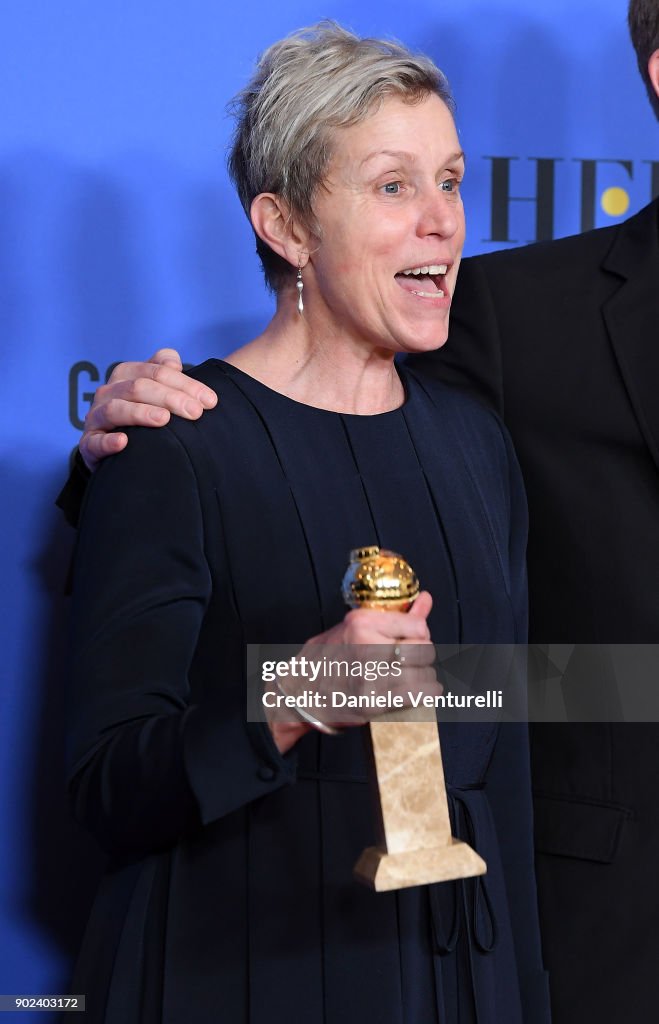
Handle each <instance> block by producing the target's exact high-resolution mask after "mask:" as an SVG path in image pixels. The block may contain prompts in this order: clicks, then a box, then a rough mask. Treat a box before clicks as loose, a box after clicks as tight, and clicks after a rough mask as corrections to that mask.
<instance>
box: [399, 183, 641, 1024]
mask: <svg viewBox="0 0 659 1024" xmlns="http://www.w3.org/2000/svg"><path fill="white" fill-rule="evenodd" d="M658 213H659V200H657V201H655V202H654V203H652V204H651V205H650V206H648V207H646V208H645V209H644V210H642V211H641V212H640V213H638V214H637V215H636V216H634V217H632V218H630V219H629V220H628V221H626V222H624V223H622V224H620V225H618V226H616V227H611V228H605V229H600V230H597V231H592V232H589V233H588V234H584V235H580V236H576V237H573V238H566V239H561V240H559V241H555V242H549V243H543V244H539V245H534V246H530V247H526V248H522V249H516V250H510V251H507V252H501V253H493V254H491V255H486V256H480V257H474V258H471V259H467V260H465V261H464V263H463V266H462V268H461V270H460V279H459V284H458V287H457V289H456V294H455V297H454V303H453V307H452V313H451V330H450V337H449V341H448V342H447V345H446V346H445V348H444V349H442V350H441V351H440V352H438V353H433V354H431V355H428V356H424V357H421V358H418V359H416V360H414V362H415V365H416V367H417V368H421V367H423V369H424V370H425V371H426V372H428V373H431V374H433V375H435V376H439V377H441V378H442V379H443V380H446V381H449V382H452V383H454V384H457V385H459V386H462V387H466V388H469V389H470V390H471V391H472V392H473V391H477V392H478V393H479V394H480V395H481V397H482V398H483V399H484V400H485V401H486V402H488V403H489V404H491V405H493V406H494V407H495V408H496V409H497V410H498V411H499V412H500V414H501V415H502V416H503V418H504V420H505V422H506V425H507V427H508V429H509V431H510V432H511V434H512V437H513V441H514V443H515V446H516V449H517V454H518V456H519V459H520V463H521V466H522V471H523V474H524V479H525V482H526V487H527V493H528V501H529V511H530V537H529V551H528V564H529V586H530V613H531V634H530V635H531V640H532V641H533V642H537V643H545V642H552V643H581V644H586V643H588V644H608V643H659V475H658V472H657V470H658V468H659V230H658ZM593 682H594V683H595V685H597V680H593ZM656 685H659V680H656ZM531 733H532V751H533V778H534V788H535V813H536V849H537V854H538V856H537V867H538V881H539V888H540V910H541V918H542V924H543V942H544V952H545V959H546V962H547V966H548V968H549V970H550V978H551V985H552V1000H553V1011H554V1020H555V1022H556V1024H577V1022H579V1024H591V1022H592V1024H595V1022H597V1024H609V1022H611V1024H612V1022H614V1021H616V1022H617V1021H625V1022H627V1021H630V1022H631V1021H634V1024H646V1022H647V1024H650V1022H655V1021H656V1020H657V1019H659V882H657V877H656V872H657V867H658V866H659V725H655V724H633V725H632V724H627V725H611V724H606V723H605V722H602V723H598V724H590V725H569V726H568V725H535V726H532V727H531Z"/></svg>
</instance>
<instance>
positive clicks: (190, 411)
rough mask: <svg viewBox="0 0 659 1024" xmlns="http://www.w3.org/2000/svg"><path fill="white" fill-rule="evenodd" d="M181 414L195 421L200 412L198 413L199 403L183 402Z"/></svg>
mask: <svg viewBox="0 0 659 1024" xmlns="http://www.w3.org/2000/svg"><path fill="white" fill-rule="evenodd" d="M183 412H184V413H185V414H186V416H189V417H190V419H192V420H196V419H197V417H198V416H199V415H200V412H199V402H194V401H187V402H184V403H183Z"/></svg>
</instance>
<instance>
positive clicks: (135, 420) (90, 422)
mask: <svg viewBox="0 0 659 1024" xmlns="http://www.w3.org/2000/svg"><path fill="white" fill-rule="evenodd" d="M216 404H217V395H216V394H215V392H214V391H212V390H211V388H209V387H206V385H205V384H201V383H200V382H199V381H198V380H193V379H192V377H186V375H185V374H184V373H183V365H182V363H181V359H180V357H179V354H178V352H176V351H175V349H173V348H161V349H159V350H158V351H157V352H156V353H155V355H153V356H151V358H150V359H149V360H147V362H145V363H119V364H118V365H117V366H115V368H114V370H113V371H112V375H111V377H110V379H109V380H108V383H107V384H103V385H102V387H100V388H98V390H97V391H96V394H95V396H94V402H93V405H92V407H91V409H90V410H89V412H88V413H87V416H86V417H85V430H84V433H83V435H82V438H81V440H80V445H79V448H80V454H81V455H82V457H83V459H84V461H85V465H86V466H87V468H88V469H90V470H92V472H93V471H94V470H95V469H96V467H97V465H98V463H99V462H100V461H101V459H104V458H105V457H106V456H107V455H116V453H117V452H120V451H122V450H123V449H124V448H125V447H126V445H127V444H128V437H127V436H126V434H123V433H111V431H114V430H115V428H116V427H133V426H140V427H163V426H164V425H165V423H167V422H168V420H169V417H170V416H171V414H172V413H175V414H176V415H177V416H182V417H183V418H184V419H188V420H196V419H199V417H200V416H201V414H202V413H203V412H204V410H205V409H212V408H213V406H215V405H216Z"/></svg>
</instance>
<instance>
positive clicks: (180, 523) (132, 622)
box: [69, 427, 295, 856]
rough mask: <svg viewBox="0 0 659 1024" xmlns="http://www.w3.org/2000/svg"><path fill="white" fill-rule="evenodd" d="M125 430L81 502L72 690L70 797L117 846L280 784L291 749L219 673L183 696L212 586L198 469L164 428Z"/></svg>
mask: <svg viewBox="0 0 659 1024" xmlns="http://www.w3.org/2000/svg"><path fill="white" fill-rule="evenodd" d="M129 433H130V442H129V445H128V448H127V449H126V451H125V452H123V453H121V455H119V456H116V457H113V458H110V459H107V460H106V461H105V462H104V463H103V464H102V465H101V466H100V467H99V469H98V471H97V473H96V474H95V475H94V477H93V479H92V481H91V483H90V484H89V487H88V492H87V496H86V499H85V503H84V507H83V513H82V519H81V525H80V532H79V538H78V545H77V550H76V558H75V567H74V592H73V604H72V618H73V621H72V651H71V684H70V694H69V703H70V707H69V722H70V731H69V765H70V770H69V776H70V790H71V794H72V798H73V805H74V811H75V814H76V817H77V818H78V819H79V820H80V821H82V822H83V823H84V824H85V825H86V826H87V827H88V828H89V829H90V831H91V832H92V833H94V835H95V836H96V837H97V839H98V840H99V842H100V843H101V845H102V846H103V847H104V848H105V849H106V850H108V851H109V852H111V853H113V854H117V855H121V856H135V855H143V854H144V853H147V852H151V851H153V850H157V849H162V848H165V847H167V846H170V845H172V844H174V843H175V842H176V841H177V840H178V839H179V838H180V837H181V836H182V835H183V834H185V833H186V832H188V831H189V830H194V829H198V828H200V827H202V826H203V825H204V824H207V823H209V822H210V821H214V820H216V819H218V818H220V817H223V816H224V815H226V814H229V813H231V812H232V811H234V810H236V809H238V808H239V807H242V806H245V805H246V804H247V803H249V802H250V801H251V800H254V799H256V798H258V797H261V796H264V795H265V794H267V793H269V792H271V791H273V790H275V789H278V788H279V787H280V786H282V785H283V784H285V783H286V782H289V781H292V779H293V778H294V762H295V757H294V755H293V756H289V755H287V756H286V757H282V756H281V755H280V754H279V752H278V750H277V748H276V746H275V744H274V742H273V740H272V738H271V735H270V732H269V729H268V728H267V726H266V725H263V724H261V723H248V722H247V721H246V714H245V705H244V702H241V701H238V700H232V701H231V700H226V701H223V700H222V686H223V681H222V680H221V679H214V678H213V679H208V680H205V682H207V685H206V687H205V690H204V695H203V697H202V698H201V699H200V700H197V701H196V702H194V701H193V700H192V697H191V689H190V669H191V666H192V665H193V661H194V659H195V656H196V651H197V645H198V640H199V636H200V631H201V629H202V624H203V622H204V617H205V615H206V614H207V610H208V607H209V603H210V601H211V597H212V591H213V584H212V577H211V570H210V567H209V563H208V561H207V558H206V553H205V537H204V519H203V514H202V503H201V500H200V486H199V481H198V477H197V474H196V472H195V468H194V465H193V462H192V461H191V459H190V457H189V455H188V452H187V450H186V448H185V447H184V446H183V444H182V443H181V441H180V440H179V438H178V437H177V436H176V435H175V434H174V432H173V431H172V430H170V429H169V428H167V427H165V428H163V429H161V430H158V431H153V432H149V431H148V430H146V429H139V428H138V429H135V430H131V431H129ZM233 682H234V683H235V680H234V681H233ZM236 689H238V690H239V691H240V690H241V688H240V687H238V688H236V687H235V686H234V687H233V691H234V692H236ZM218 695H219V696H218Z"/></svg>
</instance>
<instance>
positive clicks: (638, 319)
mask: <svg viewBox="0 0 659 1024" xmlns="http://www.w3.org/2000/svg"><path fill="white" fill-rule="evenodd" d="M658 213H659V200H655V201H654V202H653V203H651V204H650V205H649V206H646V207H645V209H643V210H641V212H640V213H638V214H637V215H636V216H635V217H632V218H630V220H628V221H626V222H625V223H624V224H622V225H621V227H620V230H619V231H618V232H617V234H616V236H615V241H614V243H613V245H612V246H611V249H610V250H609V252H608V254H607V256H606V258H605V259H604V261H603V263H602V269H603V270H604V271H606V272H609V273H612V274H615V275H617V276H618V277H619V278H621V279H622V283H621V285H620V287H619V288H618V289H617V290H616V292H615V293H614V294H613V295H612V296H611V297H610V298H609V299H608V300H607V301H606V302H605V303H604V306H603V307H602V312H603V315H604V322H605V324H606V327H607V330H608V332H609V336H610V338H611V343H612V345H613V349H614V352H615V355H616V359H617V361H618V366H619V367H620V372H621V374H622V377H623V379H624V382H625V387H626V388H627V392H628V394H629V398H630V401H631V403H632V406H633V408H634V412H635V414H636V417H637V420H638V423H639V426H640V428H641V431H642V433H643V436H644V438H645V441H646V443H647V445H648V448H649V449H650V452H651V454H652V457H653V459H654V460H655V463H656V464H657V466H658V467H659V231H658V226H657V214H658Z"/></svg>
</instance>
